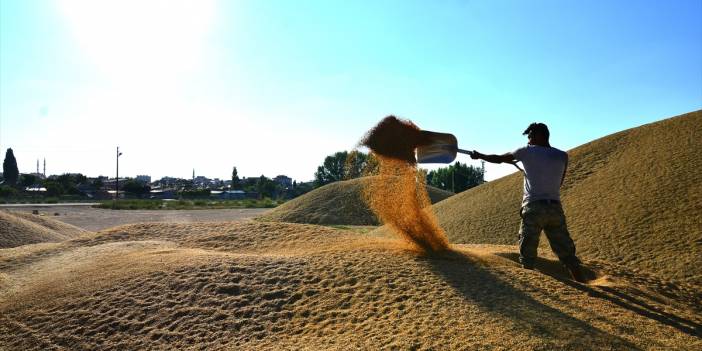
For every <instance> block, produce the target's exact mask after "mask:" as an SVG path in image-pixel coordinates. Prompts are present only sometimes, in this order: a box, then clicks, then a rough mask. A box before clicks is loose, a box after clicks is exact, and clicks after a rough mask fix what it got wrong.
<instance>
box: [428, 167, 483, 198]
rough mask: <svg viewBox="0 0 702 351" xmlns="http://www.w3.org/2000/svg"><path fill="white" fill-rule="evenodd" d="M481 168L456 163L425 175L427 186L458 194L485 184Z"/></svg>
mask: <svg viewBox="0 0 702 351" xmlns="http://www.w3.org/2000/svg"><path fill="white" fill-rule="evenodd" d="M484 176H485V174H484V172H483V170H482V168H478V167H473V166H468V165H466V164H464V163H460V162H456V163H455V164H453V165H450V166H448V167H442V168H439V169H437V170H435V171H430V172H429V173H428V174H427V184H429V185H431V186H435V187H437V188H440V189H444V190H449V191H453V192H455V193H460V192H461V191H464V190H466V189H470V188H472V187H475V186H478V185H480V184H482V183H485V179H484Z"/></svg>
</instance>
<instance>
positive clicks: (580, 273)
mask: <svg viewBox="0 0 702 351" xmlns="http://www.w3.org/2000/svg"><path fill="white" fill-rule="evenodd" d="M566 268H568V272H569V273H570V276H571V277H572V278H573V280H575V281H576V282H579V283H587V282H588V279H587V274H586V272H585V270H584V269H583V266H582V265H581V264H580V263H577V262H576V263H570V264H567V265H566Z"/></svg>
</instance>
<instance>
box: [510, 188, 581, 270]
mask: <svg viewBox="0 0 702 351" xmlns="http://www.w3.org/2000/svg"><path fill="white" fill-rule="evenodd" d="M519 214H520V216H521V217H522V224H521V228H520V229H519V261H520V262H521V263H522V264H523V265H528V266H533V265H534V261H535V260H536V256H537V252H536V249H537V248H538V247H539V237H540V236H541V230H543V231H544V232H545V233H546V238H548V242H549V244H551V249H552V250H553V252H554V253H555V254H556V255H557V256H558V259H560V260H561V262H563V263H564V264H566V265H569V264H575V263H579V262H580V261H579V260H578V258H577V257H576V256H575V243H573V239H571V238H570V233H568V227H567V225H566V219H565V214H564V213H563V208H562V207H561V204H560V203H558V202H546V201H535V202H530V203H528V204H526V205H524V206H523V207H522V209H521V211H520V213H519Z"/></svg>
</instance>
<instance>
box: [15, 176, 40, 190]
mask: <svg viewBox="0 0 702 351" xmlns="http://www.w3.org/2000/svg"><path fill="white" fill-rule="evenodd" d="M19 183H20V184H21V185H22V187H24V188H28V187H30V186H32V185H35V184H37V185H38V184H39V177H37V176H35V175H34V174H22V175H20V181H19Z"/></svg>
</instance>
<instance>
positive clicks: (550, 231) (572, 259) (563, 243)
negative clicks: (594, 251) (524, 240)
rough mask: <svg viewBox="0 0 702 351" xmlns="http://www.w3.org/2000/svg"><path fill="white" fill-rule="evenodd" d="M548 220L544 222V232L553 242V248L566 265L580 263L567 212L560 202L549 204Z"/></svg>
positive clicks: (551, 242) (549, 240)
mask: <svg viewBox="0 0 702 351" xmlns="http://www.w3.org/2000/svg"><path fill="white" fill-rule="evenodd" d="M546 212H547V221H546V223H545V224H544V232H545V233H546V238H548V242H549V244H551V250H553V252H554V253H555V254H556V255H557V256H558V259H559V260H561V262H563V264H565V265H569V264H575V263H580V260H578V257H576V256H575V243H574V242H573V239H571V237H570V233H569V232H568V225H567V224H566V218H565V214H564V213H563V208H562V207H561V205H559V204H551V205H548V210H547V211H546Z"/></svg>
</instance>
